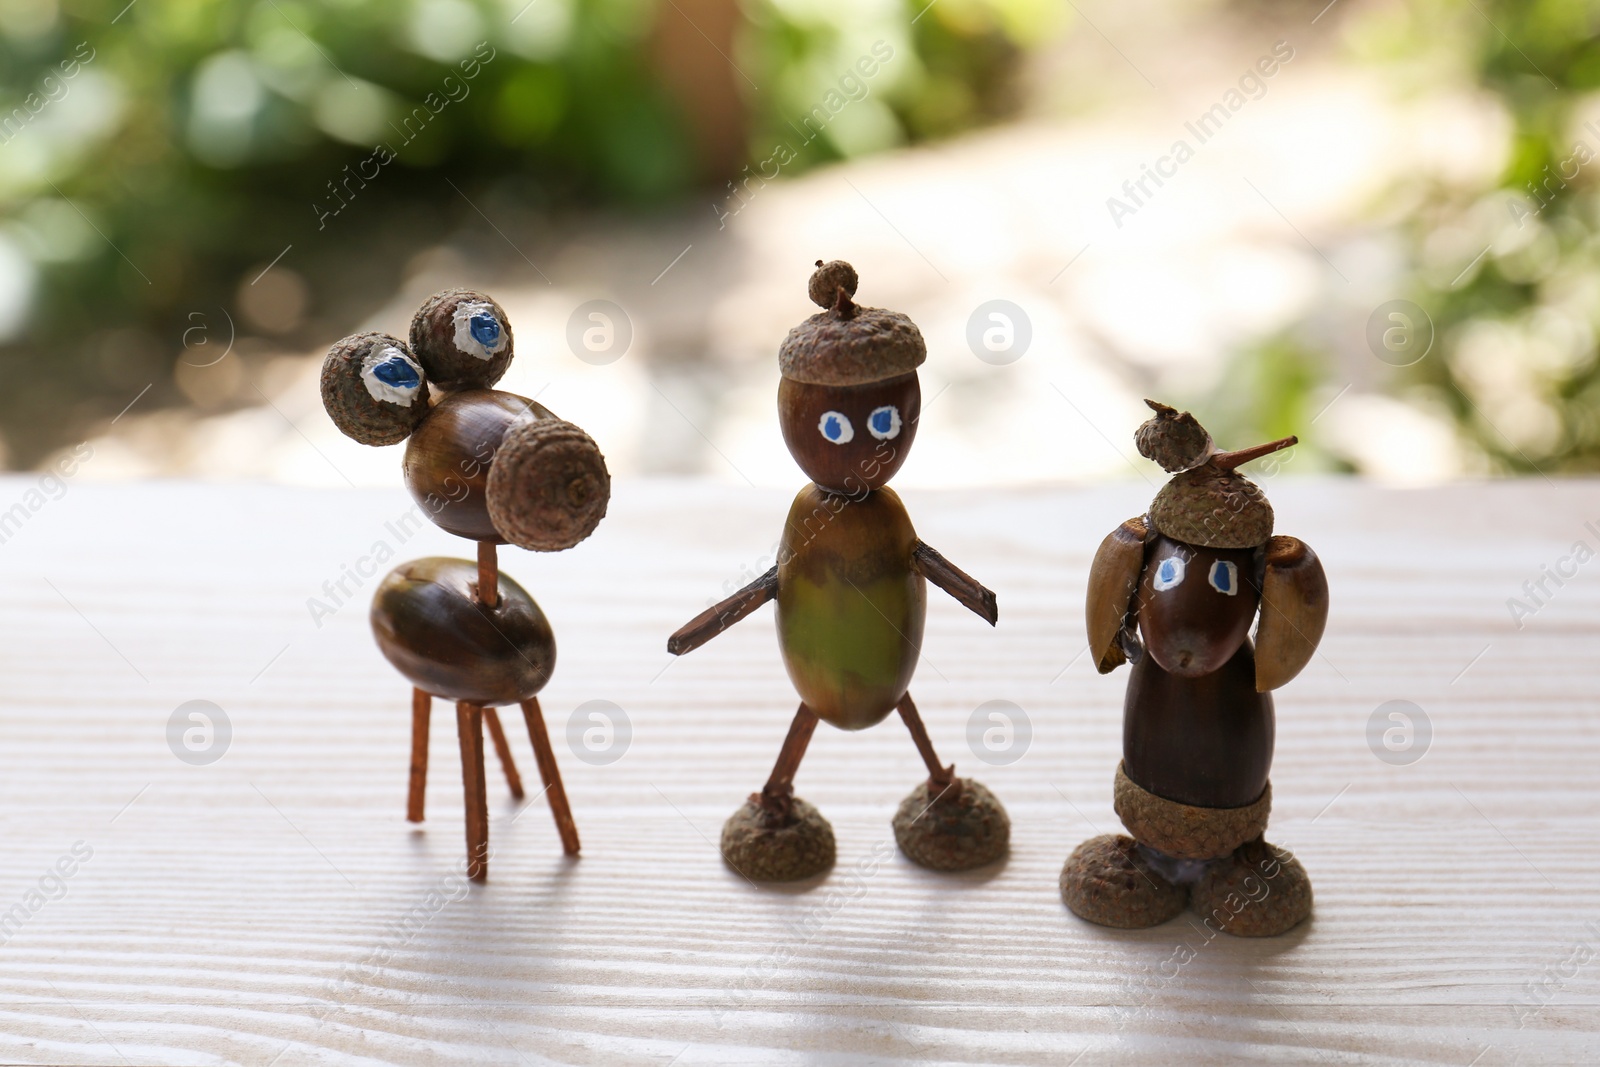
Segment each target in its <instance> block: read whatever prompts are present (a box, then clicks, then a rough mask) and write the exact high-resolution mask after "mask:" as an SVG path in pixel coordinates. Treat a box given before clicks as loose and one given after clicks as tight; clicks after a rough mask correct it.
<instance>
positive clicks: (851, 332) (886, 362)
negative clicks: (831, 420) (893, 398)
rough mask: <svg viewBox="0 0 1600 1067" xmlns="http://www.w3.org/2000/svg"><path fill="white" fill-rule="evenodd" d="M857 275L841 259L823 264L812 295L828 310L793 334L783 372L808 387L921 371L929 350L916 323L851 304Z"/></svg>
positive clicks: (784, 349)
mask: <svg viewBox="0 0 1600 1067" xmlns="http://www.w3.org/2000/svg"><path fill="white" fill-rule="evenodd" d="M856 280H857V279H856V272H855V268H854V267H852V266H850V264H848V263H846V262H845V261H844V260H842V259H836V260H834V261H833V262H831V263H823V262H821V261H820V260H819V261H818V264H817V269H816V271H814V272H813V273H812V275H811V281H810V284H809V285H808V286H807V291H808V292H809V293H810V295H811V299H812V300H813V301H815V302H816V303H817V304H820V305H821V306H822V307H823V308H824V309H825V310H823V311H819V312H817V313H816V314H815V315H813V316H811V317H810V318H809V319H807V320H806V321H804V322H802V323H801V324H800V325H798V326H796V327H795V328H794V329H792V330H790V331H789V336H788V337H785V338H784V339H783V344H782V346H780V347H779V349H778V370H779V371H780V372H781V373H782V374H783V376H784V377H785V378H788V379H790V380H791V381H796V382H805V383H807V384H809V385H868V384H870V383H872V382H881V381H883V380H884V379H886V378H898V377H899V376H900V375H902V374H909V373H911V372H912V371H915V370H916V369H917V368H918V367H920V366H922V363H923V361H924V360H926V359H927V358H928V346H927V345H926V344H925V343H924V342H923V340H922V331H920V330H918V329H917V326H916V323H914V322H912V321H911V320H910V319H909V318H907V317H906V316H905V315H902V314H901V313H900V312H898V311H887V310H885V309H883V308H871V307H862V306H860V305H858V304H856V303H855V302H854V301H853V300H852V299H851V298H852V297H853V296H854V295H855V291H856Z"/></svg>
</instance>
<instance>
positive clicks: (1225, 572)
mask: <svg viewBox="0 0 1600 1067" xmlns="http://www.w3.org/2000/svg"><path fill="white" fill-rule="evenodd" d="M1210 579H1211V588H1213V589H1215V590H1216V591H1217V592H1219V593H1222V594H1224V595H1225V596H1238V595H1239V568H1238V566H1237V565H1235V564H1232V563H1229V562H1227V561H1226V560H1220V559H1219V560H1217V561H1216V562H1215V563H1213V564H1212V565H1211V575H1210Z"/></svg>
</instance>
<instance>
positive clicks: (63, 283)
mask: <svg viewBox="0 0 1600 1067" xmlns="http://www.w3.org/2000/svg"><path fill="white" fill-rule="evenodd" d="M728 2H729V3H730V4H731V3H734V2H735V0H728ZM124 5H126V6H124ZM676 7H677V5H675V4H672V5H670V6H669V5H668V4H661V3H658V2H657V0H532V2H529V0H400V2H394V0H321V2H309V0H183V2H179V0H138V2H136V3H132V4H128V3H127V0H107V2H94V0H60V2H59V3H58V0H0V107H3V108H4V109H5V111H4V114H0V219H3V220H4V221H3V223H0V371H3V372H4V375H5V380H6V383H7V388H6V389H5V390H4V391H0V426H3V427H4V437H5V444H6V446H7V449H8V458H9V464H10V465H11V466H28V465H31V464H33V463H34V462H36V461H38V460H39V459H40V458H41V457H42V456H43V455H45V454H46V453H48V452H49V451H50V450H51V449H53V448H55V447H59V446H61V445H63V444H65V443H67V442H69V441H70V440H71V439H72V437H73V435H76V434H79V433H81V432H84V430H85V428H86V427H88V426H90V425H92V424H93V423H94V422H96V421H97V420H103V419H104V418H105V417H107V416H108V415H114V414H115V413H116V412H117V411H118V410H120V409H121V408H122V407H123V405H125V404H126V403H127V402H128V401H129V400H130V399H132V398H133V397H134V395H135V394H137V393H138V392H139V390H141V389H142V388H144V387H145V386H146V385H147V384H151V383H153V385H152V388H151V390H150V393H149V394H148V396H147V397H146V399H144V400H143V401H141V404H142V405H143V406H144V407H149V406H152V405H159V404H163V403H170V402H175V401H179V400H181V397H180V395H179V393H178V391H177V389H176V386H175V384H174V378H173V368H174V366H175V364H176V361H178V360H179V359H180V358H182V357H183V356H184V353H185V348H184V343H185V342H184V339H185V337H186V334H185V331H186V330H189V331H191V332H192V331H193V330H194V329H196V328H197V326H196V324H197V322H200V321H204V322H205V324H206V328H207V330H209V331H211V332H212V333H214V334H224V335H225V333H226V327H225V326H224V324H223V320H224V319H227V320H229V321H231V322H232V324H233V327H234V328H235V329H236V330H237V332H238V333H239V334H240V335H241V336H243V335H248V334H251V333H256V334H262V335H276V336H275V338H274V342H273V343H274V344H275V345H277V346H278V347H286V348H289V349H294V348H297V347H300V348H304V347H312V346H313V345H314V344H315V343H316V342H318V341H319V340H324V339H326V338H327V337H330V336H338V335H339V334H340V333H341V332H344V330H345V329H346V328H347V327H348V326H349V325H350V324H351V323H353V322H354V321H357V320H359V319H360V318H361V317H362V316H363V315H364V314H366V313H367V312H368V311H369V310H370V309H371V308H372V307H373V306H375V305H376V304H377V303H379V302H381V301H382V300H383V299H384V298H385V297H386V296H387V295H388V294H389V293H390V292H392V290H393V287H394V285H395V284H396V283H397V281H398V280H399V278H400V275H401V272H402V271H403V269H404V267H405V264H406V262H407V260H408V259H409V258H410V257H411V255H413V254H414V253H415V252H416V251H417V250H418V249H421V248H424V247H428V246H429V245H431V244H433V243H437V242H439V241H442V240H446V239H448V238H449V237H450V236H451V235H452V234H456V233H459V232H460V231H461V229H462V228H463V227H464V226H470V227H476V228H478V229H480V230H481V231H482V232H483V233H484V234H485V238H484V241H483V244H482V245H481V247H475V248H474V249H473V252H474V254H480V255H484V256H491V257H493V256H498V257H502V258H505V257H517V256H520V253H518V252H515V251H514V250H513V249H511V248H510V247H508V245H507V243H506V242H503V241H501V240H500V238H498V237H496V236H495V235H494V232H493V229H502V230H513V231H515V232H522V233H527V232H535V233H537V232H538V230H539V228H540V227H541V226H543V225H546V224H547V223H548V220H549V219H550V218H551V215H552V213H553V212H555V211H557V210H559V209H561V208H565V207H571V206H579V207H583V206H618V207H622V208H624V209H639V208H643V207H648V206H651V205H657V204H662V203H666V202H670V201H671V200H672V199H673V198H675V197H680V196H683V195H685V194H687V193H688V192H690V191H691V190H692V189H694V188H695V187H696V186H699V185H716V184H720V183H721V182H722V181H725V180H727V179H728V178H729V177H732V176H730V175H716V174H710V173H707V171H706V168H705V166H704V164H703V161H702V160H700V159H698V158H697V156H696V148H695V141H694V138H693V136H692V123H691V122H690V121H688V120H689V119H690V118H691V116H686V115H685V114H684V112H683V109H682V107H681V105H680V104H679V102H678V100H677V98H675V97H674V95H673V94H672V92H670V91H669V87H668V86H666V85H664V84H663V82H662V79H661V78H660V77H659V76H658V75H657V74H656V73H655V71H656V67H655V65H654V64H653V63H652V61H651V60H652V53H651V47H652V40H653V37H652V35H653V32H654V28H655V25H656V21H657V20H658V19H661V18H665V17H681V16H682V14H683V13H682V11H681V10H677V11H675V10H674V9H675V8H676ZM1052 25H1053V8H1052V6H1051V5H1049V4H1048V3H1046V2H1045V0H940V2H939V3H937V4H936V5H933V6H932V7H928V6H927V5H926V4H925V3H923V2H918V0H910V2H901V0H876V2H874V0H852V2H848V3H847V2H843V0H816V2H800V0H751V2H750V3H749V4H748V6H747V7H746V8H745V9H744V20H743V26H742V29H741V31H740V33H739V36H738V39H737V41H736V42H735V43H734V51H735V53H736V54H737V56H738V57H739V61H740V63H741V65H748V66H749V67H750V68H752V74H753V75H754V77H755V78H756V79H757V80H758V81H759V82H760V83H763V84H770V85H772V86H775V87H778V88H777V91H774V92H770V93H751V94H750V95H749V96H748V98H747V101H746V104H747V108H748V111H749V113H750V118H749V123H748V129H747V131H746V132H747V133H748V135H749V138H748V139H749V144H750V146H751V147H750V159H751V161H752V162H757V161H759V160H761V159H763V158H764V157H765V156H766V154H767V152H768V151H769V150H770V142H771V139H772V137H774V136H777V135H778V134H777V133H776V131H778V130H780V129H782V128H787V126H788V123H789V122H790V121H791V120H792V119H795V118H798V117H799V115H800V114H802V113H804V112H805V111H807V109H808V108H810V107H812V106H813V105H815V104H816V103H817V102H818V101H820V100H823V99H825V97H826V94H827V93H828V92H829V91H830V90H831V89H833V88H835V87H837V85H838V83H839V79H840V77H841V75H842V74H843V73H845V72H846V71H848V70H849V69H850V66H851V64H853V63H855V62H856V60H857V59H858V58H859V57H860V56H861V55H862V54H863V52H864V51H868V50H870V49H871V47H872V45H873V43H874V42H876V41H884V42H887V43H888V44H889V46H890V47H891V48H892V50H893V52H894V58H893V60H892V61H890V62H888V63H886V64H884V65H883V67H882V69H881V71H879V72H878V73H877V74H876V75H875V76H874V78H873V79H871V85H870V90H869V91H868V92H867V93H866V95H865V96H864V97H863V98H862V99H860V100H855V99H852V101H851V103H850V106H849V107H848V108H845V109H843V110H842V111H841V113H840V114H839V115H838V116H831V115H830V118H831V119H832V121H830V122H829V123H828V124H827V128H826V129H825V130H824V131H823V133H822V135H821V136H817V137H815V138H814V139H812V140H811V141H809V142H806V143H804V144H802V145H797V151H796V157H797V158H796V159H795V160H794V161H793V162H792V164H789V165H787V166H786V167H785V171H786V172H787V173H792V172H797V171H798V170H799V169H802V168H803V167H805V166H807V165H810V164H814V163H816V162H819V161H822V160H827V159H832V158H839V157H843V156H849V155H855V154H858V153H861V152H868V151H872V150H875V149H879V148H883V147H886V146H889V145H893V144H897V143H901V142H903V141H911V140H917V139H920V138H926V137H932V136H939V135H943V134H947V133H950V132H952V131H954V130H958V129H962V128H965V127H967V126H970V125H973V124H975V123H979V122H982V121H985V120H986V119H989V118H991V117H993V116H995V115H998V114H1001V113H1003V112H1004V111H1005V110H1006V108H1007V107H1008V105H1009V102H1010V91H1009V88H1008V86H1009V78H1010V74H1011V72H1012V71H1013V70H1014V69H1015V65H1016V64H1015V60H1016V58H1017V56H1018V54H1019V52H1020V51H1021V50H1022V49H1025V48H1027V47H1028V46H1030V45H1031V44H1032V43H1034V42H1035V41H1037V40H1039V39H1040V37H1041V35H1042V34H1043V33H1045V32H1047V30H1048V29H1049V28H1050V27H1051V26H1052ZM487 218H492V219H494V220H495V221H494V223H493V224H492V227H493V228H491V225H489V224H486V223H485V220H486V219H487ZM291 246H292V250H291V251H290V253H289V254H288V255H287V256H286V257H285V258H284V259H283V260H282V263H283V264H284V266H285V267H286V268H291V271H292V277H293V278H295V279H303V285H302V290H303V291H302V292H299V293H296V292H287V293H282V292H280V293H278V296H277V303H278V304H279V305H285V306H289V307H290V310H291V311H292V312H293V313H287V312H286V313H282V314H278V315H276V316H274V315H271V314H264V313H262V312H261V310H260V308H259V307H256V305H257V304H263V303H264V304H271V303H272V301H271V300H266V299H265V297H263V295H262V294H263V293H265V292H266V290H263V289H255V288H252V286H251V281H252V279H253V278H256V277H258V276H259V275H260V272H261V271H262V270H263V269H265V268H266V267H267V265H268V264H269V263H271V262H273V261H274V259H275V257H278V256H279V255H280V254H281V253H284V251H285V249H286V248H290V247H291ZM506 261H507V262H517V260H516V259H515V258H507V259H506ZM291 271H286V272H282V273H281V274H280V275H279V276H277V277H275V278H274V279H273V280H272V281H270V282H266V283H264V284H267V285H268V286H269V287H270V286H272V285H278V286H280V287H281V286H282V285H283V284H284V281H283V279H284V278H287V277H290V276H291ZM258 298H260V299H258ZM252 301H255V304H253V303H252ZM297 301H298V304H303V305H304V307H303V308H302V307H299V306H298V304H297ZM252 307H255V308H256V310H255V312H254V313H252ZM196 316H203V320H202V319H197V318H196ZM213 339H215V338H213Z"/></svg>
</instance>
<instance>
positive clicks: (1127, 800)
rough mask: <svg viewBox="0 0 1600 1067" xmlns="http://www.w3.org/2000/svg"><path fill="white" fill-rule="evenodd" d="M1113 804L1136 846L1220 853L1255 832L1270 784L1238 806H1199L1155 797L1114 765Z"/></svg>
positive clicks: (1192, 855)
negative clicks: (1244, 803) (1248, 800)
mask: <svg viewBox="0 0 1600 1067" xmlns="http://www.w3.org/2000/svg"><path fill="white" fill-rule="evenodd" d="M1112 788H1113V792H1112V796H1113V797H1114V800H1113V805H1114V807H1115V808H1116V811H1117V817H1118V818H1119V819H1121V820H1122V825H1123V826H1126V827H1127V828H1128V832H1129V833H1130V834H1132V835H1133V836H1134V838H1135V839H1136V840H1137V841H1138V842H1139V843H1140V844H1142V845H1148V846H1149V847H1151V848H1153V849H1155V850H1156V851H1157V852H1164V853H1166V854H1167V855H1168V856H1175V857H1177V858H1178V859H1185V860H1209V859H1216V858H1217V857H1219V856H1226V855H1228V854H1229V853H1231V852H1232V851H1233V850H1234V849H1236V848H1238V847H1239V846H1240V845H1242V844H1244V843H1245V842H1246V841H1250V840H1253V839H1254V838H1257V837H1260V836H1261V835H1262V833H1264V832H1265V831H1266V829H1267V818H1268V817H1269V816H1270V815H1271V814H1272V783H1270V782H1268V783H1267V787H1266V788H1265V789H1263V790H1262V791H1261V795H1260V796H1259V797H1257V798H1256V799H1255V800H1253V801H1252V802H1250V803H1249V804H1246V805H1245V806H1244V807H1242V808H1203V807H1199V806H1197V805H1194V804H1183V803H1179V802H1178V801H1176V800H1168V799H1167V798H1166V797H1163V796H1157V795H1156V794H1155V793H1152V792H1150V791H1149V790H1147V789H1145V788H1143V787H1142V786H1140V785H1139V784H1138V783H1137V782H1135V781H1134V780H1133V779H1132V778H1129V777H1128V772H1127V770H1126V769H1125V768H1124V766H1123V765H1122V764H1121V763H1119V764H1117V778H1116V784H1115V785H1114V786H1113V787H1112Z"/></svg>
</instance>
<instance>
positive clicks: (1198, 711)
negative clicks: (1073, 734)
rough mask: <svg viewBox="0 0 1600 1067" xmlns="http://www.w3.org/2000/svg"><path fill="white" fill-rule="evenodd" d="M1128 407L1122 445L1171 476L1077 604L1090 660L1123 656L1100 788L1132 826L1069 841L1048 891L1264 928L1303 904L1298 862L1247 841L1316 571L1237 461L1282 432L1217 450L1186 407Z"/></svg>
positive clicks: (1100, 915)
mask: <svg viewBox="0 0 1600 1067" xmlns="http://www.w3.org/2000/svg"><path fill="white" fill-rule="evenodd" d="M1145 403H1146V404H1148V405H1150V407H1151V409H1152V410H1154V411H1155V413H1156V414H1155V417H1153V418H1151V419H1150V420H1149V421H1147V422H1146V423H1145V424H1144V425H1143V426H1141V427H1140V428H1139V431H1138V434H1137V437H1136V440H1137V443H1138V446H1139V451H1140V452H1141V453H1143V454H1144V455H1145V456H1146V457H1148V458H1149V459H1152V460H1154V461H1156V462H1157V463H1159V464H1160V465H1161V466H1162V467H1163V468H1165V469H1166V470H1167V471H1168V472H1169V473H1170V474H1172V475H1173V477H1172V480H1171V481H1169V482H1168V483H1167V484H1166V486H1164V487H1163V488H1162V490H1161V491H1160V492H1159V493H1158V494H1157V495H1156V498H1155V501H1154V502H1153V503H1152V504H1151V505H1150V511H1149V514H1148V515H1146V516H1143V517H1140V518H1135V519H1129V520H1128V521H1127V522H1125V523H1123V524H1122V525H1121V526H1120V527H1118V528H1117V529H1116V530H1114V531H1112V533H1111V535H1110V536H1109V537H1107V538H1106V539H1105V541H1104V542H1103V543H1102V544H1101V545H1100V550H1099V551H1098V552H1097V553H1095V557H1094V564H1093V565H1092V567H1091V568H1090V572H1089V592H1088V598H1087V605H1086V607H1087V622H1088V629H1089V651H1090V654H1091V655H1093V656H1094V660H1095V666H1096V667H1097V668H1098V669H1099V671H1100V673H1101V674H1106V673H1109V672H1110V671H1112V670H1114V669H1115V668H1116V667H1118V666H1119V665H1121V664H1123V663H1131V664H1132V665H1133V674H1132V676H1131V677H1130V678H1129V679H1128V690H1127V696H1126V698H1125V701H1124V704H1123V726H1122V753H1123V758H1122V764H1121V765H1120V766H1119V767H1118V768H1117V775H1116V785H1115V802H1116V810H1117V815H1118V816H1120V817H1121V819H1122V823H1123V825H1124V826H1125V827H1126V828H1127V830H1128V833H1129V834H1131V835H1133V836H1132V837H1125V836H1121V835H1116V834H1104V835H1102V836H1099V837H1093V838H1090V839H1089V840H1088V841H1085V842H1084V843H1083V844H1081V845H1079V846H1078V848H1077V850H1076V851H1074V852H1073V853H1072V856H1071V858H1070V859H1068V860H1067V863H1066V866H1065V867H1063V868H1062V871H1061V895H1062V897H1063V898H1064V899H1065V900H1066V903H1067V906H1068V907H1069V908H1071V909H1072V910H1073V911H1074V912H1075V913H1077V914H1078V915H1079V916H1081V917H1082V918H1085V919H1088V920H1089V921H1091V922H1096V923H1100V924H1102V925H1105V926H1116V927H1123V928H1126V929H1133V928H1142V927H1147V926H1155V925H1157V924H1159V923H1163V922H1166V921H1167V920H1168V919H1171V918H1173V917H1174V916H1176V915H1177V914H1178V913H1180V912H1181V911H1183V909H1184V907H1185V906H1186V905H1187V906H1188V907H1190V908H1193V909H1194V911H1195V912H1196V913H1198V914H1199V915H1201V916H1203V917H1204V918H1205V919H1206V920H1207V923H1208V925H1213V926H1214V927H1215V928H1216V929H1219V930H1224V931H1226V932H1228V933H1230V934H1238V935H1241V936H1245V937H1269V936H1272V935H1274V934H1281V933H1283V932H1284V931H1286V930H1288V929H1290V928H1291V927H1293V926H1294V925H1295V924H1296V923H1298V922H1300V921H1301V920H1302V919H1304V918H1305V917H1306V916H1307V915H1309V914H1310V913H1311V881H1310V879H1309V878H1308V877H1307V876H1306V872H1305V869H1304V868H1303V867H1301V865H1300V861H1299V860H1297V859H1295V858H1294V857H1293V856H1290V855H1289V854H1288V853H1286V852H1281V851H1279V850H1278V849H1276V848H1275V847H1274V846H1272V845H1269V844H1267V843H1266V841H1265V840H1264V839H1263V838H1262V834H1263V833H1265V831H1266V828H1267V816H1268V813H1269V811H1270V809H1271V806H1272V789H1271V786H1270V783H1269V782H1268V779H1267V773H1268V771H1269V770H1270V769H1271V766H1272V743H1273V728H1274V723H1273V710H1272V695H1271V693H1272V690H1274V689H1277V688H1279V687H1280V686H1283V685H1285V684H1287V683H1288V682H1289V681H1290V679H1292V678H1294V676H1295V675H1297V674H1299V673H1300V670H1301V668H1303V667H1304V666H1305V665H1306V664H1307V663H1308V662H1310V660H1311V657H1312V656H1313V655H1314V654H1315V653H1316V650H1317V644H1318V642H1319V641H1321V639H1322V631H1323V628H1324V626H1325V625H1326V624H1327V621H1328V581H1327V578H1326V577H1325V576H1324V575H1323V573H1322V564H1321V562H1320V561H1319V560H1318V559H1317V555H1316V553H1314V552H1312V551H1311V549H1310V548H1309V547H1308V546H1307V545H1306V544H1304V543H1303V542H1301V541H1298V540H1296V539H1295V538H1293V537H1274V536H1273V534H1272V521H1273V516H1272V507H1271V505H1269V504H1268V503H1267V499H1266V497H1265V495H1263V494H1262V492H1261V490H1260V488H1259V487H1257V486H1256V485H1255V484H1254V483H1253V482H1251V481H1249V480H1248V479H1246V478H1245V477H1243V476H1242V475H1240V474H1239V473H1238V472H1237V468H1238V467H1239V466H1240V465H1242V464H1244V463H1248V462H1249V461H1251V460H1254V459H1259V458H1261V457H1262V456H1266V455H1269V454H1271V453H1273V452H1276V451H1278V450H1279V449H1282V448H1287V447H1289V446H1290V445H1293V444H1295V443H1296V441H1297V439H1296V438H1293V437H1286V438H1284V439H1283V440H1281V441H1273V442H1271V443H1269V444H1264V445H1257V446H1255V447H1254V448H1246V449H1241V450H1240V451H1237V452H1218V451H1217V450H1216V446H1215V445H1214V444H1213V443H1212V441H1211V435H1210V434H1208V433H1206V431H1205V429H1204V428H1203V427H1202V426H1201V425H1200V424H1199V423H1198V422H1197V421H1195V418H1194V416H1192V415H1190V414H1189V413H1188V412H1182V413H1179V412H1178V411H1176V410H1174V409H1173V408H1170V407H1167V406H1166V405H1165V404H1158V403H1156V402H1155V401H1153V400H1147V401H1145ZM1258 610H1259V612H1260V616H1261V621H1260V624H1259V626H1258V627H1257V628H1256V634H1255V644H1254V645H1253V646H1252V644H1251V642H1250V638H1249V630H1250V623H1251V621H1252V620H1253V619H1255V617H1256V614H1257V611H1258Z"/></svg>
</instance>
